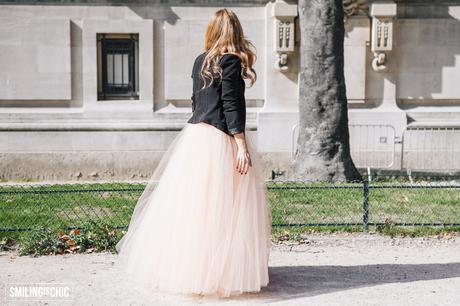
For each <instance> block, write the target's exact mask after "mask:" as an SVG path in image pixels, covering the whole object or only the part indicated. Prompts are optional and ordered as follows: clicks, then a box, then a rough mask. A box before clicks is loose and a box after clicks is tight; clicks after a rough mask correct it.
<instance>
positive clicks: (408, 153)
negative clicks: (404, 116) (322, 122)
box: [291, 123, 460, 172]
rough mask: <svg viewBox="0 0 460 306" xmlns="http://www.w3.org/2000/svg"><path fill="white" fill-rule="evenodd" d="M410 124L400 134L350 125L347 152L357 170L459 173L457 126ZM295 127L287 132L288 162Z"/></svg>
mask: <svg viewBox="0 0 460 306" xmlns="http://www.w3.org/2000/svg"><path fill="white" fill-rule="evenodd" d="M419 124H420V123H417V124H415V123H414V124H410V125H408V126H407V127H405V128H404V130H402V131H400V132H396V130H395V128H394V126H392V125H387V124H350V125H349V131H350V151H351V152H350V153H351V157H352V158H353V161H354V163H355V165H356V167H358V168H367V169H371V168H372V169H393V170H405V171H407V172H411V171H437V172H455V171H460V126H436V125H424V126H421V125H419ZM298 135H299V127H298V125H297V124H296V125H294V126H293V127H292V131H291V160H293V159H294V154H295V151H296V149H297V138H298Z"/></svg>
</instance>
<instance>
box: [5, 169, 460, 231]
mask: <svg viewBox="0 0 460 306" xmlns="http://www.w3.org/2000/svg"><path fill="white" fill-rule="evenodd" d="M266 187H267V200H268V203H269V205H270V209H271V213H272V225H273V226H274V227H293V226H303V227H324V226H331V227H334V226H337V227H351V226H354V227H356V226H362V228H363V230H364V231H367V230H368V229H369V226H385V225H389V224H391V225H395V226H460V178H459V177H444V178H439V177H436V178H434V177H432V178H429V179H427V178H416V179H413V178H412V179H411V181H409V180H407V179H404V178H401V177H399V178H398V177H396V178H390V177H376V178H374V179H373V180H372V181H368V180H364V181H356V182H347V183H329V182H315V181H282V180H272V181H267V182H266ZM144 188H145V183H124V182H111V183H86V184H84V183H73V184H28V183H24V184H8V183H3V184H1V185H0V231H26V230H30V229H31V228H32V227H33V226H35V225H42V226H50V227H51V226H53V227H56V226H58V227H61V228H75V227H81V226H82V225H83V224H84V223H85V222H86V221H89V220H102V221H106V222H108V223H109V224H111V225H112V226H113V227H114V228H125V227H127V225H128V224H129V220H130V217H131V214H132V212H133V209H134V207H135V205H136V203H137V199H138V198H139V196H140V195H141V194H142V192H143V190H144Z"/></svg>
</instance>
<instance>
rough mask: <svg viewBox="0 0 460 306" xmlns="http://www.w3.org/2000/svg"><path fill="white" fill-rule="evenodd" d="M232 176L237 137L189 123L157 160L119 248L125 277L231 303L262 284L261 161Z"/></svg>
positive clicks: (265, 240)
mask: <svg viewBox="0 0 460 306" xmlns="http://www.w3.org/2000/svg"><path fill="white" fill-rule="evenodd" d="M246 142H247V146H248V150H249V153H250V156H251V160H252V167H250V168H249V171H248V173H247V174H245V175H242V174H239V173H238V171H237V170H236V163H235V161H236V153H237V146H236V142H235V139H234V138H233V137H232V136H230V135H228V134H226V133H224V132H222V131H221V130H219V129H217V128H216V127H214V126H212V125H209V124H207V123H204V122H201V123H196V124H193V123H187V124H186V126H185V127H184V128H183V129H182V130H181V132H180V133H179V134H178V136H177V137H176V138H175V139H174V141H173V143H172V144H171V145H170V146H169V148H168V150H167V151H166V153H165V154H164V156H163V157H162V159H161V161H160V163H159V165H158V167H157V168H156V170H155V172H154V174H153V175H152V177H151V180H150V181H149V183H148V185H147V187H146V189H145V190H144V192H143V193H142V195H141V197H140V198H139V200H138V203H137V205H136V207H135V209H134V213H133V215H132V217H131V221H130V223H129V227H128V231H127V232H126V234H125V235H124V236H123V238H122V239H121V240H120V242H119V243H118V244H117V251H118V254H119V255H118V258H119V263H120V264H122V265H123V268H124V270H125V271H126V272H127V273H128V275H129V277H130V279H131V280H132V281H134V282H136V283H137V284H139V285H141V286H142V287H144V288H147V289H149V290H151V291H165V292H170V293H182V294H204V295H217V296H220V297H228V296H230V295H234V294H240V293H243V292H257V291H260V289H261V287H263V286H266V285H267V284H268V281H269V277H268V258H269V251H270V229H271V214H270V210H269V208H268V207H267V201H266V188H265V184H264V179H263V177H262V176H261V173H260V161H259V158H258V156H257V152H256V151H255V149H254V144H253V140H252V139H251V137H249V135H246Z"/></svg>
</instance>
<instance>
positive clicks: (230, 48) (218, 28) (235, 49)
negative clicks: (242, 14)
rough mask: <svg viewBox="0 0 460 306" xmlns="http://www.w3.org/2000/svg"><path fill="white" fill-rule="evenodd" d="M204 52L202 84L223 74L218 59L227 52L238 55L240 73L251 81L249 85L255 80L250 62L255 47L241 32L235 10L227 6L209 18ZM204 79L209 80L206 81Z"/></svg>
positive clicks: (253, 58) (254, 73)
mask: <svg viewBox="0 0 460 306" xmlns="http://www.w3.org/2000/svg"><path fill="white" fill-rule="evenodd" d="M204 48H205V51H206V56H205V59H204V61H203V66H202V67H201V70H200V76H201V78H202V79H203V81H204V86H203V88H206V87H207V86H209V85H211V84H212V82H213V81H214V79H215V77H217V78H218V79H221V78H222V68H221V67H220V66H219V61H220V59H221V57H222V56H223V55H224V53H230V54H234V55H236V56H238V57H239V58H241V65H242V69H241V76H242V77H243V79H249V80H250V81H251V83H250V86H249V87H251V86H252V85H254V83H255V82H256V80H257V73H256V71H255V70H254V69H253V67H252V66H253V65H254V63H255V61H256V59H257V56H256V53H255V50H256V48H255V47H254V45H253V44H252V42H250V41H249V40H248V39H247V38H246V37H245V36H244V34H243V28H242V27H241V24H240V21H239V19H238V17H237V16H236V14H235V13H234V12H233V11H232V10H229V9H226V8H224V9H219V10H218V11H216V12H215V13H214V15H213V16H212V17H211V19H210V20H209V22H208V26H207V29H206V34H205V38H204ZM206 79H207V80H210V82H209V83H208V84H207V83H206Z"/></svg>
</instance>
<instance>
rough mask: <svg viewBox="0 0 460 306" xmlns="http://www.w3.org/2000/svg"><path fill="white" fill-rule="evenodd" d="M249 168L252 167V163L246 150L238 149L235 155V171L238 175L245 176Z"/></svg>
mask: <svg viewBox="0 0 460 306" xmlns="http://www.w3.org/2000/svg"><path fill="white" fill-rule="evenodd" d="M249 167H252V162H251V156H249V152H248V150H244V149H238V153H237V155H236V171H238V172H239V173H240V174H246V173H248V169H249Z"/></svg>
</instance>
